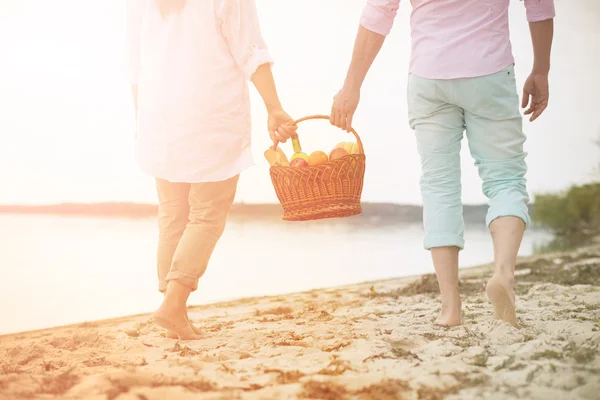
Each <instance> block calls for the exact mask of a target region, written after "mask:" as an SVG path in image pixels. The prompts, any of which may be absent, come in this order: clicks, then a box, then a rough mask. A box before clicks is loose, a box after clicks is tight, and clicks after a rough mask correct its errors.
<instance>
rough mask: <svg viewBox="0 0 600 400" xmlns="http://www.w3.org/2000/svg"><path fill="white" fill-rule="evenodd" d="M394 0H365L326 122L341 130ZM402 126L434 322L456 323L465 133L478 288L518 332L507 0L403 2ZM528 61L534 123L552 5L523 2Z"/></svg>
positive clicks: (515, 118)
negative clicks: (412, 165)
mask: <svg viewBox="0 0 600 400" xmlns="http://www.w3.org/2000/svg"><path fill="white" fill-rule="evenodd" d="M399 2H400V0H368V2H367V5H366V7H365V9H364V12H363V15H362V18H361V24H360V27H359V32H358V35H357V37H356V43H355V47H354V54H353V57H352V62H351V64H350V68H349V70H348V74H347V76H346V80H345V82H344V86H343V88H342V89H341V90H340V91H339V93H338V94H337V95H336V96H335V99H334V103H333V107H332V111H331V123H332V124H333V125H335V126H338V127H340V128H342V129H345V130H349V129H350V127H351V126H352V119H353V116H354V112H355V111H356V108H357V106H358V102H359V98H360V88H361V85H362V83H363V81H364V79H365V76H366V75H367V72H368V70H369V68H370V66H371V64H372V63H373V61H374V60H375V57H376V56H377V54H378V52H379V50H380V49H381V46H382V45H383V42H384V40H385V36H386V35H387V34H388V33H389V32H390V30H391V28H392V24H393V20H394V17H395V16H396V13H397V10H398V7H399ZM411 3H412V6H413V11H412V15H411V28H412V57H411V63H410V74H409V78H408V113H409V124H410V126H411V128H412V129H414V131H415V134H416V138H417V148H418V151H419V154H420V156H421V164H422V179H421V194H422V197H423V206H424V211H423V223H424V228H425V239H424V246H425V248H426V249H428V250H431V255H432V259H433V263H434V266H435V271H436V274H437V279H438V283H439V286H440V293H441V299H442V308H441V315H440V316H439V318H438V320H437V323H438V324H440V325H444V326H456V325H460V324H461V300H460V295H459V292H458V254H459V251H460V250H461V249H462V248H463V247H464V240H463V231H464V222H463V218H462V204H461V180H460V178H461V176H460V159H459V152H460V146H461V140H462V137H463V132H466V136H467V139H468V142H469V148H470V151H471V155H472V156H473V158H474V159H475V164H476V166H477V168H478V170H479V175H480V177H481V178H482V180H483V192H484V194H485V195H486V196H487V197H488V198H489V210H488V215H487V218H486V222H487V224H488V227H489V229H490V232H491V235H492V238H493V243H494V265H495V271H494V276H493V277H492V278H491V279H490V280H489V282H488V284H487V286H486V292H487V295H488V297H489V298H490V300H491V302H492V304H493V306H494V314H495V317H496V318H497V319H502V320H504V321H506V322H509V323H510V324H512V325H514V326H517V318H516V313H515V295H514V267H515V263H516V258H517V253H518V250H519V246H520V244H521V239H522V237H523V233H524V231H525V229H526V228H527V225H528V224H529V222H530V218H529V215H528V211H527V203H528V201H529V198H528V195H527V189H526V185H525V173H526V170H527V166H526V164H525V156H526V153H525V152H524V151H523V143H524V142H525V135H524V134H523V131H522V118H521V114H520V112H519V99H518V94H517V90H516V84H515V77H514V69H513V64H514V59H513V55H512V50H511V43H510V38H509V27H508V6H509V0H411ZM524 3H525V8H526V13H527V19H528V21H529V27H530V31H531V39H532V42H533V52H534V63H533V69H532V71H531V74H530V75H529V77H528V78H527V81H526V82H525V86H524V88H523V99H522V102H521V106H522V107H523V108H525V107H528V108H527V110H526V111H525V114H526V115H530V116H531V117H530V119H529V120H530V121H535V120H536V119H537V118H538V117H539V116H540V115H541V114H542V113H543V112H544V110H545V109H546V107H547V105H548V73H549V70H550V49H551V46H552V37H553V26H554V25H553V18H554V2H553V0H525V2H524Z"/></svg>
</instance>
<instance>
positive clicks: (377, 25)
mask: <svg viewBox="0 0 600 400" xmlns="http://www.w3.org/2000/svg"><path fill="white" fill-rule="evenodd" d="M399 7H400V0H368V1H367V4H366V5H365V8H364V10H363V13H362V16H361V17H360V24H361V26H362V27H363V28H365V29H367V30H370V31H371V32H375V33H378V34H380V35H383V36H387V35H388V34H389V33H390V31H391V30H392V26H393V25H394V18H396V15H397V13H398V8H399Z"/></svg>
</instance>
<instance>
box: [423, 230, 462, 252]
mask: <svg viewBox="0 0 600 400" xmlns="http://www.w3.org/2000/svg"><path fill="white" fill-rule="evenodd" d="M423 246H424V247H425V250H431V249H432V248H434V247H458V248H459V249H460V250H462V249H464V248H465V240H464V239H463V238H462V237H461V236H460V235H455V234H446V235H435V236H429V235H426V236H425V241H424V242H423Z"/></svg>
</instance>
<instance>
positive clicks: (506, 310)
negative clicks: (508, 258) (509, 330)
mask: <svg viewBox="0 0 600 400" xmlns="http://www.w3.org/2000/svg"><path fill="white" fill-rule="evenodd" d="M512 282H513V280H511V279H505V278H503V277H502V276H500V275H494V276H493V277H492V278H491V279H490V280H489V281H488V283H487V285H486V287H485V291H486V293H487V296H488V298H489V299H490V301H491V302H492V305H493V306H494V318H495V319H501V320H503V321H505V322H508V323H509V324H511V325H512V326H514V327H515V328H518V327H519V323H518V322H517V313H516V310H515V292H514V286H513V283H512Z"/></svg>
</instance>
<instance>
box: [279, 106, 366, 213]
mask: <svg viewBox="0 0 600 400" xmlns="http://www.w3.org/2000/svg"><path fill="white" fill-rule="evenodd" d="M311 119H327V120H328V119H329V117H328V116H325V115H313V116H309V117H305V118H301V119H299V120H297V121H296V124H299V123H300V122H303V121H307V120H311ZM352 133H353V134H354V136H355V137H356V140H357V142H358V145H359V149H360V153H361V154H351V155H347V156H344V157H342V158H340V159H337V160H334V161H329V162H327V163H325V164H321V165H317V166H311V167H304V168H293V167H281V166H273V167H271V169H270V173H271V181H272V182H273V186H274V188H275V192H276V193H277V198H278V199H279V202H280V203H281V206H282V207H283V219H284V220H286V221H308V220H317V219H324V218H339V217H348V216H351V215H356V214H360V213H361V212H362V208H361V205H360V198H361V194H362V189H363V180H364V176H365V161H366V158H365V155H364V150H363V145H362V142H361V140H360V137H359V136H358V134H357V133H356V131H355V130H354V129H352Z"/></svg>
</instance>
